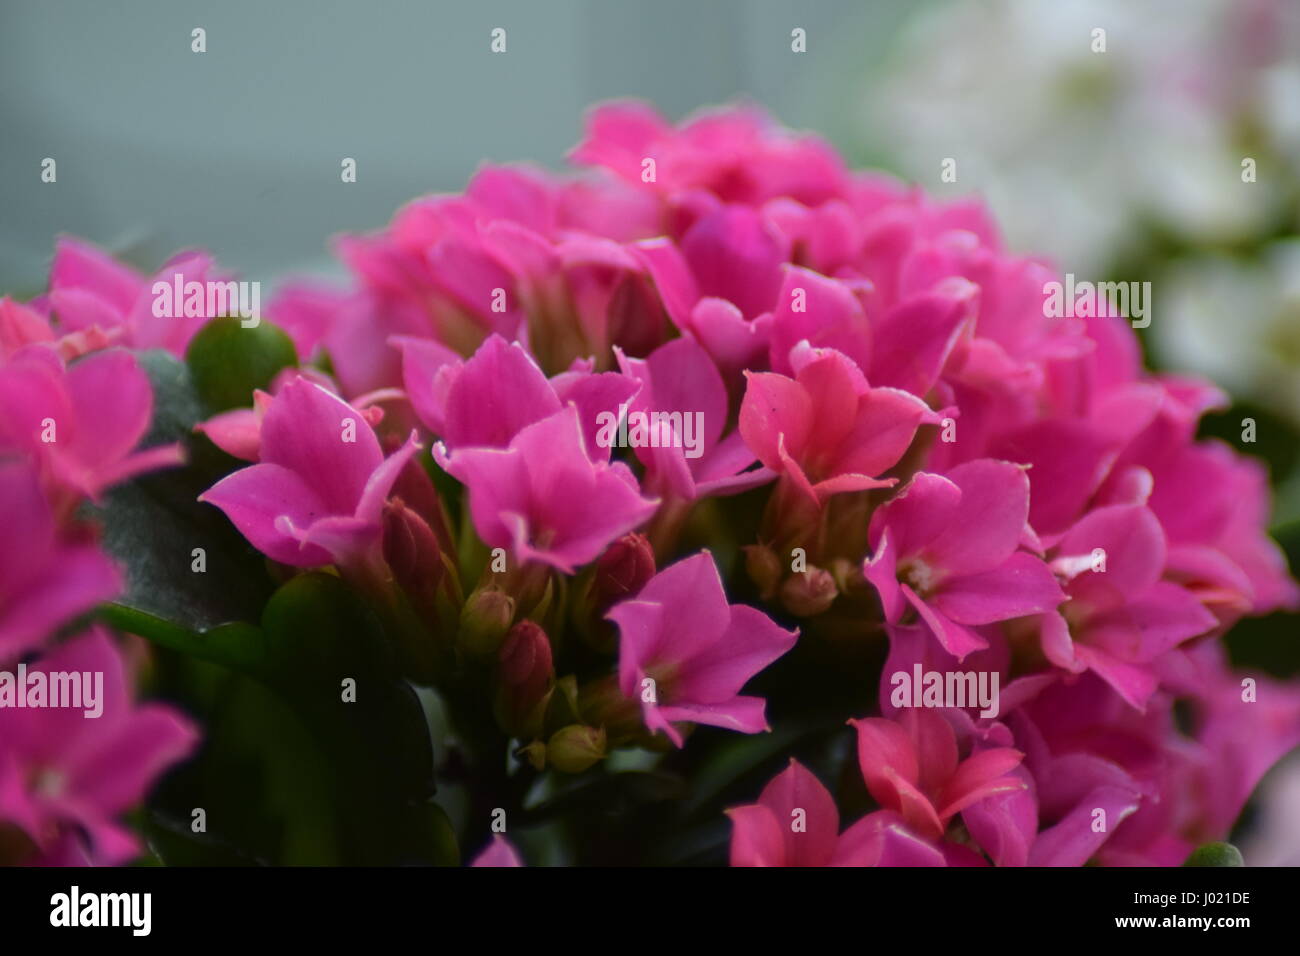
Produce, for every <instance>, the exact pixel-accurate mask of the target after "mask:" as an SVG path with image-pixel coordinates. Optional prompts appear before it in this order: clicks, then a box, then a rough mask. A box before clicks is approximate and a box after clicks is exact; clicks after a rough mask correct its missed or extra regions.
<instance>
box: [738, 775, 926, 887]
mask: <svg viewBox="0 0 1300 956" xmlns="http://www.w3.org/2000/svg"><path fill="white" fill-rule="evenodd" d="M727 816H729V817H731V826H732V831H731V865H732V866H943V865H944V858H943V854H942V853H940V852H939V851H938V850H936V849H935V848H934V847H933V846H931V845H930V844H929V843H927V842H926V841H924V840H922V839H920V838H919V837H917V836H916V834H914V833H912V832H911V831H910V830H908V829H907V827H906V825H905V824H904V823H903V821H902V819H901V818H900V817H899V816H898V815H897V814H894V813H890V812H887V811H882V812H878V813H871V814H868V815H867V816H865V817H863V818H862V819H861V820H859V821H858V822H857V823H855V824H854V825H853V826H851V827H849V829H847V830H845V831H844V833H842V834H841V833H840V832H839V826H840V814H839V809H838V808H837V807H836V806H835V801H834V799H832V797H831V795H830V793H829V792H827V790H826V788H825V787H824V786H822V783H821V781H820V780H818V779H817V778H816V777H815V776H813V775H812V774H811V773H810V772H809V771H808V770H807V769H806V768H805V767H804V766H803V765H802V764H801V763H799V761H797V760H793V759H792V760H791V761H790V766H789V767H787V768H786V769H785V770H784V771H782V772H781V773H780V774H779V775H778V776H776V777H775V778H773V780H772V781H771V782H770V783H769V784H768V785H767V786H766V787H764V788H763V792H762V793H761V794H759V797H758V803H754V804H749V805H748V806H743V807H736V808H734V809H732V810H728V811H727Z"/></svg>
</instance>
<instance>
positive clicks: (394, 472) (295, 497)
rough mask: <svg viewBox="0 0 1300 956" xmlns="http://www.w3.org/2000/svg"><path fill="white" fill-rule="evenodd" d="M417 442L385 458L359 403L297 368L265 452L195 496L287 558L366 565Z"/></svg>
mask: <svg viewBox="0 0 1300 956" xmlns="http://www.w3.org/2000/svg"><path fill="white" fill-rule="evenodd" d="M417 447H418V446H417V445H416V442H415V435H414V433H412V435H411V437H410V438H409V439H408V440H407V442H406V444H405V445H403V446H402V447H401V449H400V450H398V451H397V452H396V453H394V454H393V455H392V456H390V457H389V458H387V459H385V458H384V455H383V452H382V450H381V449H380V446H379V441H378V439H377V438H376V437H375V433H374V432H373V431H372V430H371V428H370V426H369V424H367V422H366V419H365V416H364V414H363V413H362V412H360V411H358V410H357V409H355V408H353V407H352V406H351V405H349V404H347V403H346V402H344V401H343V400H342V399H341V398H339V397H337V396H336V395H333V394H331V393H330V392H328V391H326V390H325V389H324V388H321V387H320V386H319V385H316V384H313V383H312V382H310V381H308V380H306V379H303V378H295V379H293V380H291V381H289V382H288V383H286V384H285V386H284V387H283V388H282V389H281V390H280V392H279V394H277V395H276V396H275V397H274V399H272V401H271V403H270V406H269V407H268V408H267V410H266V413H265V417H264V419H263V422H262V428H261V440H260V449H259V454H260V460H259V462H258V463H257V464H256V465H253V466H251V467H249V468H243V469H240V470H239V471H236V472H234V473H233V474H230V475H227V476H226V477H225V478H223V479H222V480H221V481H219V482H217V483H216V484H215V485H213V486H212V487H211V488H209V489H208V490H207V491H206V492H204V493H203V494H202V495H200V496H199V500H200V501H206V502H208V503H209V504H213V505H216V506H217V507H218V508H220V509H221V510H222V511H224V512H225V513H226V516H227V517H228V518H229V519H230V520H231V521H232V522H233V523H234V525H235V527H236V528H238V529H239V530H240V532H241V533H242V534H243V535H244V537H246V538H247V539H248V540H249V541H250V542H252V544H253V546H254V547H255V548H257V549H258V550H259V551H261V552H262V553H263V554H265V555H267V556H268V557H270V558H273V559H274V560H276V561H279V562H281V563H283V564H289V565H293V566H295V567H300V568H310V567H319V566H322V565H326V564H335V565H338V566H340V567H361V566H365V565H368V564H369V563H371V562H373V561H375V560H377V556H378V554H379V547H380V543H381V538H382V532H383V522H382V517H383V508H384V502H385V501H386V500H387V498H388V494H389V492H390V491H391V489H392V487H393V483H394V482H395V481H397V479H398V476H399V475H400V473H401V471H402V469H403V468H404V467H405V466H406V464H407V462H409V461H410V460H411V457H412V456H413V455H414V454H415V452H416V449H417Z"/></svg>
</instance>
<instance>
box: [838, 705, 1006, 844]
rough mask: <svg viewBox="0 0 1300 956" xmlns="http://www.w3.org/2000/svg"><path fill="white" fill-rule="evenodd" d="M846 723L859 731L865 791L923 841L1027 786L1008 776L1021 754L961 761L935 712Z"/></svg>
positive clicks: (994, 753) (1001, 751) (998, 751)
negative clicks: (971, 810)
mask: <svg viewBox="0 0 1300 956" xmlns="http://www.w3.org/2000/svg"><path fill="white" fill-rule="evenodd" d="M849 723H850V724H852V725H853V726H854V727H855V728H856V729H857V732H858V763H859V765H860V766H861V769H862V776H863V779H864V780H865V781H866V784H867V790H868V791H870V793H871V795H872V796H873V797H874V798H875V799H876V802H877V803H879V804H880V805H881V807H883V808H884V809H886V810H892V811H893V812H895V813H897V814H899V815H900V816H901V817H902V818H903V820H904V821H905V822H906V823H907V826H908V827H909V828H911V829H912V830H913V831H914V832H915V833H917V834H918V835H920V836H922V837H924V838H926V839H929V840H938V839H940V838H941V837H942V836H943V833H944V831H945V830H946V829H947V826H948V822H949V821H950V820H951V819H952V818H953V817H954V816H956V815H957V814H958V813H961V812H962V811H963V810H965V809H966V808H968V807H970V806H972V805H974V804H976V803H977V802H979V801H980V800H983V799H985V798H986V797H990V796H993V795H994V794H999V793H1005V792H1009V791H1013V790H1021V789H1023V788H1024V786H1025V783H1024V781H1023V780H1021V779H1020V778H1018V777H1016V776H1014V775H1012V773H1011V771H1013V770H1014V769H1015V768H1016V766H1017V765H1019V763H1020V760H1021V758H1022V756H1023V754H1021V753H1020V751H1018V750H1014V749H1012V748H1010V747H989V748H985V749H979V750H976V751H974V752H972V753H971V754H970V755H969V756H967V757H966V758H965V759H959V757H958V748H957V738H956V735H955V734H954V733H953V729H952V727H951V726H950V725H949V723H948V722H947V721H946V720H945V719H944V718H943V717H942V716H941V715H940V714H939V713H937V712H936V711H933V710H924V709H913V710H905V711H903V712H902V713H901V714H900V715H899V717H898V718H897V719H896V720H884V719H882V718H878V717H869V718H865V719H863V720H852V721H849Z"/></svg>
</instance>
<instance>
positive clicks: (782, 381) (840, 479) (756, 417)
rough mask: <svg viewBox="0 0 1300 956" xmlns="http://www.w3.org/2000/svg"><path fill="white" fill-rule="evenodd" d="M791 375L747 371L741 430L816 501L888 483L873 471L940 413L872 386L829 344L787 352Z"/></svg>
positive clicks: (764, 458) (892, 460) (889, 462)
mask: <svg viewBox="0 0 1300 956" xmlns="http://www.w3.org/2000/svg"><path fill="white" fill-rule="evenodd" d="M792 359H793V361H794V362H795V365H796V371H795V377H794V378H787V377H786V376H784V375H778V374H776V373H775V372H758V373H753V372H746V373H745V374H746V378H747V379H748V380H749V384H748V386H747V388H746V389H745V398H744V401H743V403H742V404H741V408H740V433H741V434H742V435H743V436H744V438H745V442H746V443H747V444H748V445H749V447H750V448H751V449H753V451H754V453H755V454H756V455H757V456H758V459H759V461H761V462H762V463H763V464H764V465H766V466H767V467H768V468H770V469H772V470H773V471H775V472H777V473H778V474H780V475H782V476H783V477H784V478H785V479H786V480H788V481H790V482H792V483H793V484H794V486H795V487H796V488H798V489H799V490H800V491H801V492H802V493H803V494H804V495H806V496H807V497H808V499H809V500H811V501H812V502H813V503H814V504H818V505H820V504H822V503H824V502H825V501H826V499H827V498H829V497H830V496H831V495H833V494H838V493H840V492H846V491H862V490H865V489H868V488H887V487H890V486H891V485H893V484H894V483H895V482H896V480H897V479H894V478H880V477H878V476H879V475H881V474H882V473H883V472H885V471H886V470H888V469H889V468H891V467H893V466H894V465H895V464H897V463H898V460H899V459H900V458H902V457H903V453H904V452H905V451H907V448H908V446H909V445H911V443H912V438H913V436H915V434H916V430H917V428H918V427H919V426H920V425H921V424H923V423H937V422H938V421H939V418H938V416H937V415H935V413H934V412H932V411H931V410H930V408H929V406H927V405H926V404H925V403H924V402H923V401H921V400H920V399H919V398H917V397H916V396H915V395H910V394H908V393H907V392H902V391H899V390H898V389H893V388H872V387H870V386H869V385H868V384H867V380H866V378H865V377H863V375H862V372H861V370H860V369H859V368H858V367H857V365H855V364H854V363H853V361H852V360H851V359H850V358H848V357H847V356H846V355H844V354H843V353H840V352H837V351H835V350H834V349H813V348H810V347H808V346H807V344H806V343H804V344H802V345H801V346H800V347H798V348H796V349H794V350H793V352H792Z"/></svg>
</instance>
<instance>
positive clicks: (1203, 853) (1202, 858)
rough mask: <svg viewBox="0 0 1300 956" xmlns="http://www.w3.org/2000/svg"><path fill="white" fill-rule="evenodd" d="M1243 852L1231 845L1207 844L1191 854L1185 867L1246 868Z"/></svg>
mask: <svg viewBox="0 0 1300 956" xmlns="http://www.w3.org/2000/svg"><path fill="white" fill-rule="evenodd" d="M1245 865H1246V862H1245V861H1244V860H1243V859H1242V858H1241V851H1240V850H1238V849H1237V848H1236V847H1235V846H1233V845H1232V844H1231V843H1205V844H1202V845H1201V846H1198V847H1197V848H1196V849H1195V850H1193V851H1192V852H1191V855H1190V856H1188V857H1187V859H1186V860H1184V861H1183V866H1245Z"/></svg>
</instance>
